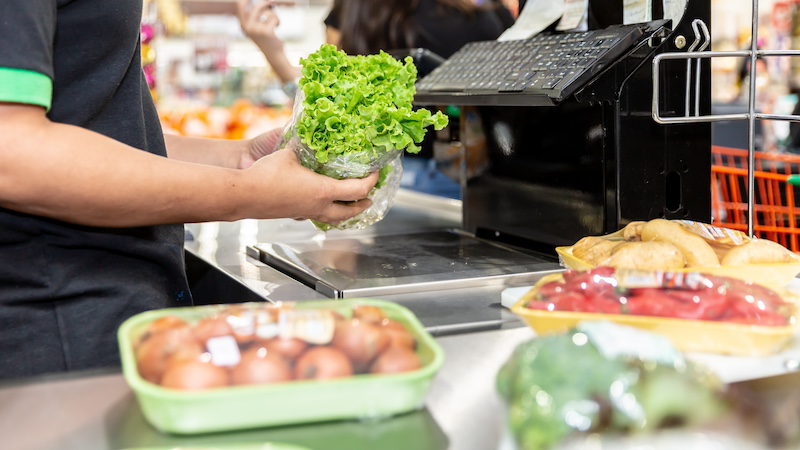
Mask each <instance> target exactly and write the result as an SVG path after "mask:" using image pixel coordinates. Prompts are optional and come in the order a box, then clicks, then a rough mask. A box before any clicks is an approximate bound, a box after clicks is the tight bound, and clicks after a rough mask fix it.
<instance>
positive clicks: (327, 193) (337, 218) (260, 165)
mask: <svg viewBox="0 0 800 450" xmlns="http://www.w3.org/2000/svg"><path fill="white" fill-rule="evenodd" d="M245 172H246V173H247V175H248V177H254V178H250V179H251V180H255V183H256V186H257V187H258V188H257V189H256V190H257V191H263V193H258V192H256V194H257V197H256V200H255V204H254V205H253V207H254V208H255V210H254V211H253V213H252V214H249V216H251V217H255V218H269V217H273V218H274V217H285V218H293V219H299V220H303V219H310V220H315V221H318V222H322V223H327V224H331V225H336V224H338V223H341V222H343V221H345V220H347V219H350V218H352V217H354V216H356V215H358V214H360V213H362V212H363V211H365V210H366V209H367V208H369V207H370V206H372V201H371V200H369V199H368V198H367V196H368V195H369V193H370V191H372V188H373V187H375V183H377V182H378V172H374V173H372V174H370V175H369V176H368V177H366V178H361V179H355V178H353V179H346V180H336V179H333V178H330V177H326V176H324V175H320V174H318V173H315V172H314V171H312V170H310V169H308V168H306V167H303V166H302V165H301V164H300V162H299V161H298V159H297V155H296V154H295V151H294V149H292V148H288V147H287V148H286V149H281V150H277V151H274V152H272V153H271V154H269V155H266V156H264V157H263V158H260V159H259V160H258V161H256V162H255V163H254V164H253V165H252V166H251V167H250V169H248V170H246V171H245ZM267 198H268V199H269V200H268V201H263V200H264V199H267ZM259 208H263V209H264V210H263V211H259V210H258V209H259Z"/></svg>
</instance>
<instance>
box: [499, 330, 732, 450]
mask: <svg viewBox="0 0 800 450" xmlns="http://www.w3.org/2000/svg"><path fill="white" fill-rule="evenodd" d="M496 381H497V390H498V392H499V393H500V396H501V397H502V398H503V399H504V400H505V402H506V405H507V407H508V410H507V416H508V426H509V429H510V431H511V436H512V438H513V442H514V444H516V445H515V446H516V447H517V448H518V449H519V450H548V449H562V448H584V447H582V446H580V445H579V444H580V443H582V442H585V440H586V439H587V438H588V437H589V436H596V435H601V436H603V437H605V438H608V439H609V442H616V444H615V445H610V446H609V447H607V448H624V447H623V446H622V443H623V442H624V440H621V438H627V437H633V436H643V435H650V436H654V435H655V434H656V432H658V433H661V432H662V431H665V430H672V429H676V428H683V427H688V428H692V427H698V426H708V425H710V424H712V423H714V422H719V421H724V420H726V419H727V418H729V414H730V406H731V405H730V404H729V402H728V400H727V399H726V397H725V392H724V386H723V385H722V384H721V382H720V381H719V380H718V379H717V378H716V377H715V376H714V375H713V374H711V373H710V372H708V371H707V370H706V369H705V368H703V367H700V366H698V365H696V364H693V363H692V362H690V361H688V360H686V359H685V358H684V357H683V355H682V354H681V353H679V352H678V351H677V350H676V349H675V348H674V347H673V346H672V345H671V344H670V343H669V341H667V340H666V339H665V338H663V337H661V336H659V335H655V334H651V333H648V332H645V331H642V330H638V329H635V328H630V327H625V326H622V325H616V324H613V323H610V322H583V323H581V324H579V326H578V328H576V329H573V330H572V331H570V332H569V333H565V334H562V335H551V336H544V337H539V338H536V339H533V340H531V341H528V342H525V343H522V344H520V345H519V346H518V347H517V348H516V349H515V350H514V352H513V354H512V355H511V357H510V358H509V360H508V361H507V362H506V363H505V364H504V365H503V367H502V368H501V369H500V371H499V373H498V375H497V380H496ZM598 448H599V447H598ZM603 448H606V447H605V446H604V447H603ZM631 448H633V447H631ZM638 448H640V447H638ZM653 448H658V447H653Z"/></svg>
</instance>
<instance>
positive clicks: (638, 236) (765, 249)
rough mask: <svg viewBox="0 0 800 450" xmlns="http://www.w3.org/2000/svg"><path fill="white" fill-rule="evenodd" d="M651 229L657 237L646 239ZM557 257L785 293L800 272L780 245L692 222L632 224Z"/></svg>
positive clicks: (574, 265)
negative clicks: (690, 274)
mask: <svg viewBox="0 0 800 450" xmlns="http://www.w3.org/2000/svg"><path fill="white" fill-rule="evenodd" d="M653 225H655V226H653ZM645 226H648V227H649V228H650V229H651V231H652V232H650V233H645V235H644V236H643V235H642V233H643V232H644V230H645V228H644V227H645ZM659 245H660V247H659ZM654 247H655V248H654ZM666 248H671V249H672V250H671V252H670V251H668V250H666V251H665V249H666ZM556 253H558V256H559V261H560V263H561V265H562V266H563V267H565V268H567V269H573V270H591V269H594V268H595V267H600V266H609V267H616V268H620V269H638V270H652V271H671V272H699V273H704V274H709V275H721V276H727V277H733V278H738V279H740V280H743V281H747V282H751V283H758V284H762V285H765V286H769V287H781V288H782V287H785V286H786V285H787V284H789V283H790V282H791V281H792V280H793V279H794V278H795V276H796V275H797V274H798V273H800V256H798V255H796V254H794V253H792V252H791V251H789V250H788V249H786V248H785V247H783V246H782V245H780V244H778V243H776V242H772V241H769V240H767V239H756V238H753V239H751V238H749V237H747V236H746V235H745V234H744V233H742V232H740V231H736V230H731V229H728V228H722V227H717V226H713V225H709V224H705V223H701V222H694V221H690V220H665V219H654V220H651V221H647V222H631V223H630V224H628V225H627V226H625V227H624V228H623V229H621V230H618V231H616V232H614V233H611V234H607V235H603V236H586V237H583V238H581V239H580V240H578V241H577V242H576V243H575V244H573V245H571V246H565V247H557V248H556ZM701 255H703V256H704V257H703V258H700V256H701ZM676 257H677V260H676V259H675V258H676ZM703 261H705V262H706V263H705V264H704V263H703ZM709 261H710V263H708V262H709ZM676 262H677V265H675V263H676Z"/></svg>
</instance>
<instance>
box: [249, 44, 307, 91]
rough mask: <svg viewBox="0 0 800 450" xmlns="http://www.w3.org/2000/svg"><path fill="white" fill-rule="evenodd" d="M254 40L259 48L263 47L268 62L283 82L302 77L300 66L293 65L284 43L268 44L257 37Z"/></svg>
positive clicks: (262, 50)
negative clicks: (287, 55) (277, 44)
mask: <svg viewBox="0 0 800 450" xmlns="http://www.w3.org/2000/svg"><path fill="white" fill-rule="evenodd" d="M253 42H255V43H256V45H258V48H260V49H261V52H262V53H264V56H265V57H266V58H267V62H268V63H269V65H270V67H272V70H273V71H274V72H275V75H277V76H278V78H280V80H281V82H283V83H289V82H291V81H294V80H296V79H298V78H300V75H301V72H300V68H299V67H297V66H295V65H293V64H292V63H291V62H290V61H289V58H287V57H286V52H285V51H284V48H283V45H280V46H277V47H276V44H274V43H270V44H266V43H263V42H262V41H261V40H260V39H257V38H254V39H253Z"/></svg>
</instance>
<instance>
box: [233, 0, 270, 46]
mask: <svg viewBox="0 0 800 450" xmlns="http://www.w3.org/2000/svg"><path fill="white" fill-rule="evenodd" d="M274 6H275V3H274V2H272V1H265V0H239V2H238V5H237V9H238V13H239V23H240V24H241V26H242V29H243V30H244V32H245V33H246V34H247V35H248V36H250V37H251V38H252V37H253V36H251V35H255V36H258V35H267V34H268V33H271V32H272V31H273V30H274V29H275V28H277V27H278V25H279V24H280V19H278V16H277V15H276V14H275V12H274V11H273V10H272V8H273V7H274Z"/></svg>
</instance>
